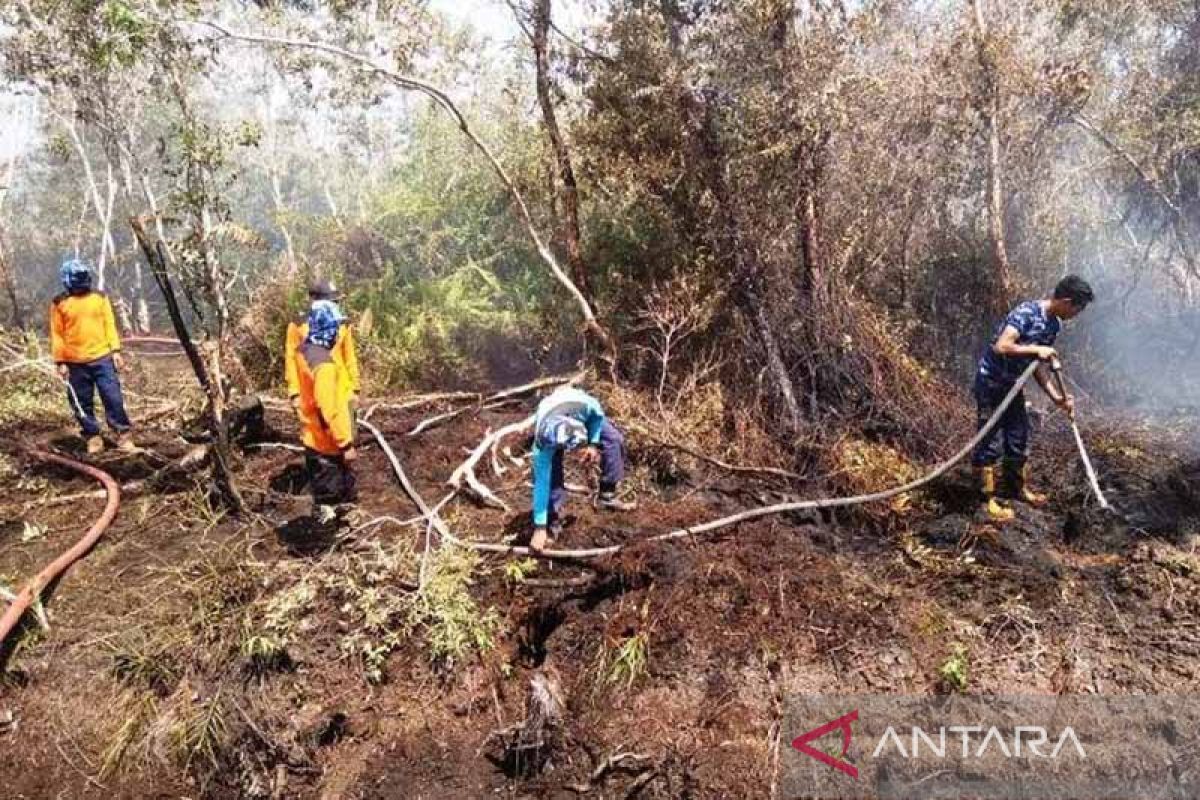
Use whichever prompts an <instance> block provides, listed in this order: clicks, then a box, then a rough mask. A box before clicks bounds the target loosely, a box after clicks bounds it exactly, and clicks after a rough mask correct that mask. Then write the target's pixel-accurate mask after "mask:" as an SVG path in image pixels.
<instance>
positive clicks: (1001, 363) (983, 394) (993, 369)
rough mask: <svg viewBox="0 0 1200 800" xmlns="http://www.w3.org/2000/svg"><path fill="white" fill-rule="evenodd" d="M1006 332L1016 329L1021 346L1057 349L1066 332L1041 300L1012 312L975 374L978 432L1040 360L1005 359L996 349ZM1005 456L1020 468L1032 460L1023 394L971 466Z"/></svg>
mask: <svg viewBox="0 0 1200 800" xmlns="http://www.w3.org/2000/svg"><path fill="white" fill-rule="evenodd" d="M1005 328H1015V329H1016V331H1017V344H1021V345H1044V346H1046V347H1053V346H1054V341H1055V339H1057V338H1058V334H1059V332H1060V331H1061V330H1062V322H1061V321H1060V320H1059V319H1058V317H1055V316H1053V315H1052V314H1049V313H1047V312H1046V310H1045V309H1044V308H1043V307H1042V304H1041V303H1040V302H1038V301H1037V300H1027V301H1025V302H1024V303H1021V304H1020V305H1018V306H1017V307H1016V308H1014V309H1013V310H1012V311H1010V312H1009V314H1008V316H1007V317H1006V318H1005V320H1004V322H1003V323H1001V325H1000V327H998V328H997V329H996V334H995V336H993V337H992V339H991V341H990V342H989V343H988V346H987V348H986V349H985V350H984V353H983V357H982V358H980V359H979V369H978V370H977V371H976V373H975V403H976V406H977V409H978V428H982V427H983V426H984V424H986V423H987V421H988V419H989V418H991V416H992V414H993V413H994V412H995V410H996V408H997V407H998V406H999V405H1000V403H1001V402H1002V401H1003V400H1004V396H1005V395H1007V394H1008V392H1009V390H1010V389H1012V387H1013V384H1014V383H1016V382H1017V379H1018V378H1020V377H1021V373H1023V372H1024V371H1025V369H1026V368H1027V367H1028V366H1029V365H1030V364H1031V363H1032V362H1033V361H1035V360H1036V359H1035V357H1034V356H1006V355H1001V354H999V353H997V352H996V351H995V350H993V349H992V348H993V346H994V345H995V344H996V342H997V341H998V340H999V339H1000V335H1001V334H1002V333H1003V332H1004V329H1005ZM978 428H977V430H978ZM1001 455H1003V456H1004V458H1005V459H1006V460H1007V461H1010V462H1012V463H1013V464H1014V465H1016V466H1019V465H1022V464H1024V463H1025V460H1026V459H1027V458H1028V457H1029V412H1028V410H1027V409H1026V407H1025V392H1024V391H1023V390H1022V391H1021V393H1020V394H1018V395H1017V396H1016V397H1015V398H1014V399H1013V402H1012V404H1011V405H1009V407H1008V409H1007V410H1006V411H1005V412H1004V414H1003V415H1002V416H1001V417H1000V421H999V422H998V423H996V427H994V428H993V429H992V430H991V432H990V433H989V434H988V435H987V436H985V437H984V439H983V440H982V441H981V442H980V443H979V444H978V445H977V446H976V448H975V452H974V454H973V455H972V457H971V462H972V463H973V464H974V465H975V466H977V467H985V466H991V465H993V464H995V463H996V462H997V461H998V460H999V459H1000V457H1001Z"/></svg>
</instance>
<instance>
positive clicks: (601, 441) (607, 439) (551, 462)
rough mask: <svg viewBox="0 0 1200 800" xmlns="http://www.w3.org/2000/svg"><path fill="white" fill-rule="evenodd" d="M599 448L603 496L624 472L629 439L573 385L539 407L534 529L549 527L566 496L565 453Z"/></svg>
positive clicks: (563, 388) (599, 408) (600, 409)
mask: <svg viewBox="0 0 1200 800" xmlns="http://www.w3.org/2000/svg"><path fill="white" fill-rule="evenodd" d="M585 443H586V444H591V445H599V447H600V459H601V460H600V469H601V477H600V491H601V493H605V492H612V491H614V490H615V489H616V487H617V484H618V483H620V482H621V478H623V477H624V473H625V437H624V436H623V435H622V434H621V432H620V431H619V430H617V428H616V426H614V425H613V424H612V423H611V422H609V420H608V418H607V417H606V416H605V415H604V409H603V407H601V405H600V403H599V401H597V400H596V398H594V397H592V396H591V395H590V394H588V393H587V392H584V391H581V390H579V389H576V388H574V387H571V386H564V387H561V388H559V389H556V390H555V391H554V392H552V393H551V394H550V395H549V396H547V397H546V398H545V399H543V400H542V402H541V403H539V404H538V407H537V413H536V415H535V417H534V439H533V524H534V525H535V526H537V527H543V526H545V525H547V524H548V523H549V522H550V521H551V519H552V518H553V517H556V516H557V515H558V512H559V511H560V509H561V508H562V504H563V500H564V499H565V496H566V491H565V488H564V479H563V453H564V452H565V451H567V450H574V449H576V448H577V447H580V446H582V445H584V444H585Z"/></svg>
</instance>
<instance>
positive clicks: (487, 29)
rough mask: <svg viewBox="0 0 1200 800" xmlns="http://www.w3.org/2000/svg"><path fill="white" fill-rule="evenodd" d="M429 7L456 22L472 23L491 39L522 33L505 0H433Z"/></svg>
mask: <svg viewBox="0 0 1200 800" xmlns="http://www.w3.org/2000/svg"><path fill="white" fill-rule="evenodd" d="M429 7H430V8H431V9H433V10H434V11H437V12H440V13H442V14H444V15H445V16H447V17H449V18H450V19H452V20H454V21H455V22H456V23H459V24H466V23H470V24H471V25H473V26H474V27H475V29H476V30H477V31H479V33H481V34H483V35H484V36H487V37H488V38H490V39H494V40H500V41H507V40H509V39H511V38H512V37H514V36H516V35H517V34H518V33H520V28H518V27H517V23H516V21H515V20H514V19H513V15H512V11H510V10H509V8H508V6H507V5H506V4H505V3H504V0H433V1H432V2H431V3H430V4H429Z"/></svg>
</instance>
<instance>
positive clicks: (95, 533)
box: [0, 450, 121, 663]
mask: <svg viewBox="0 0 1200 800" xmlns="http://www.w3.org/2000/svg"><path fill="white" fill-rule="evenodd" d="M29 453H30V455H32V456H34V457H35V458H39V459H41V460H43V461H49V462H51V463H53V464H59V465H61V466H64V467H69V468H70V469H73V470H75V471H76V472H82V473H83V474H84V475H87V476H88V477H91V478H95V479H96V480H98V481H100V483H102V484H103V485H104V489H105V491H106V492H107V493H108V500H107V502H106V503H105V505H104V511H103V512H102V513H101V514H100V517H99V518H98V519H97V520H96V521H95V522H94V523H92V526H91V527H90V528H88V529H87V532H86V533H84V535H83V538H81V539H80V540H79V541H78V542H76V543H75V545H74V546H73V547H71V549H69V550H67V551H66V552H65V553H63V554H62V555H60V556H59V557H58V558H56V559H54V561H52V562H51V563H50V564H48V565H47V566H46V567H45V568H44V569H42V571H41V572H39V573H38V574H37V575H35V576H34V577H33V579H32V580H30V581H29V582H28V583H27V584H25V586H24V587H23V588H22V589H21V591H20V592H18V593H17V595H16V597H15V599H13V601H12V602H11V603H10V604H9V606H8V609H7V610H6V611H5V612H4V616H2V617H0V663H2V661H3V658H2V654H3V653H4V642H5V639H7V638H8V635H9V634H10V633H11V632H12V630H13V629H14V628H15V627H16V626H17V623H18V622H20V620H21V617H22V615H24V613H25V611H26V610H27V609H28V608H29V606H30V605H31V604H32V603H33V602H34V601H35V600H36V599H38V598H39V597H41V594H42V590H44V589H45V588H46V587H47V586H48V585H49V584H50V583H51V582H52V581H54V580H56V579H57V578H58V577H59V576H61V575H62V574H63V573H64V572H66V570H67V568H68V567H70V566H71V565H72V564H74V563H75V562H76V561H78V560H79V559H80V558H82V557H83V556H84V555H85V554H86V553H87V552H88V550H90V549H91V548H92V546H93V545H94V544H95V543H96V542H97V540H99V538H100V537H101V536H102V535H103V534H104V531H105V530H107V529H108V526H109V525H110V524H111V523H112V521H113V518H114V517H116V515H117V507H118V506H120V504H121V489H120V487H118V486H117V482H116V481H115V480H113V477H112V476H111V475H109V474H108V473H107V472H104V471H103V470H100V469H97V468H95V467H93V466H90V465H88V464H84V463H82V462H79V461H76V460H74V459H71V458H66V457H64V456H59V455H55V454H53V453H46V452H42V451H40V450H30V451H29Z"/></svg>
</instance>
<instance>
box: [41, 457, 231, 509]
mask: <svg viewBox="0 0 1200 800" xmlns="http://www.w3.org/2000/svg"><path fill="white" fill-rule="evenodd" d="M146 452H147V453H149V452H150V451H148V450H147V451H146ZM207 457H208V446H207V445H201V446H199V447H193V448H192V449H191V450H189V451H188V452H187V453H185V454H184V455H183V456H182V457H181V458H178V459H176V460H175V461H172V462H169V463H168V464H167V465H166V466H164V467H161V468H159V469H158V470H155V471H154V472H153V473H151V474H150V475H148V476H147V477H145V478H140V479H138V480H135V481H129V482H128V483H123V484H121V486H120V489H121V494H122V495H126V496H131V495H135V494H139V493H141V492H144V491H146V490H148V489H153V488H154V487H156V486H158V485H159V484H160V483H161V482H162V481H163V480H164V479H165V478H168V477H170V476H172V475H177V474H179V473H181V472H185V471H188V470H190V469H192V468H194V467H200V466H203V464H204V462H205V459H206V458H207ZM107 494H108V492H107V490H105V489H95V490H93V491H90V492H76V493H75V494H67V495H62V496H59V497H51V498H48V499H46V500H35V501H30V502H29V503H27V504H26V508H33V507H35V506H58V505H63V504H64V503H74V502H76V501H78V500H91V499H98V498H103V497H105V496H107Z"/></svg>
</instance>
